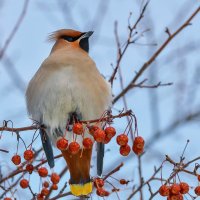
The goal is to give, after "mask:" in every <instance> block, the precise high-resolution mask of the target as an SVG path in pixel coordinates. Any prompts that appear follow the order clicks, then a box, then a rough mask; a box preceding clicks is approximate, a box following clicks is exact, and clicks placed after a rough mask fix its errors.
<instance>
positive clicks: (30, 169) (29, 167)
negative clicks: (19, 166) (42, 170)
mask: <svg viewBox="0 0 200 200" xmlns="http://www.w3.org/2000/svg"><path fill="white" fill-rule="evenodd" d="M33 170H34V167H33V165H32V164H27V165H26V171H27V172H29V174H32V172H33Z"/></svg>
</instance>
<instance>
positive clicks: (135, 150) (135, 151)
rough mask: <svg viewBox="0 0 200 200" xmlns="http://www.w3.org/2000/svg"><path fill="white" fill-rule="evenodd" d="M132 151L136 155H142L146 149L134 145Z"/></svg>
mask: <svg viewBox="0 0 200 200" xmlns="http://www.w3.org/2000/svg"><path fill="white" fill-rule="evenodd" d="M132 150H133V152H134V153H135V154H136V155H140V154H142V153H143V151H144V149H138V148H137V147H136V146H135V145H134V144H133V147H132Z"/></svg>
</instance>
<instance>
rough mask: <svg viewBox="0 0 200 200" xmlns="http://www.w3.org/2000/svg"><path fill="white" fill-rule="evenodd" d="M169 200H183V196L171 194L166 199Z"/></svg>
mask: <svg viewBox="0 0 200 200" xmlns="http://www.w3.org/2000/svg"><path fill="white" fill-rule="evenodd" d="M168 198H169V200H183V195H182V194H173V195H170V197H168Z"/></svg>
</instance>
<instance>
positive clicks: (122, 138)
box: [116, 134, 128, 146]
mask: <svg viewBox="0 0 200 200" xmlns="http://www.w3.org/2000/svg"><path fill="white" fill-rule="evenodd" d="M116 140H117V144H118V145H120V146H124V145H126V144H127V143H128V136H127V135H126V134H121V135H118V136H117V139H116Z"/></svg>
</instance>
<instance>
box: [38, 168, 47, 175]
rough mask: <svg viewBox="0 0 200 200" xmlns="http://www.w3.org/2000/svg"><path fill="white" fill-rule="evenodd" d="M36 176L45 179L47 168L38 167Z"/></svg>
mask: <svg viewBox="0 0 200 200" xmlns="http://www.w3.org/2000/svg"><path fill="white" fill-rule="evenodd" d="M38 174H39V176H41V177H47V176H48V170H47V168H46V167H40V168H39V169H38Z"/></svg>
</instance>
